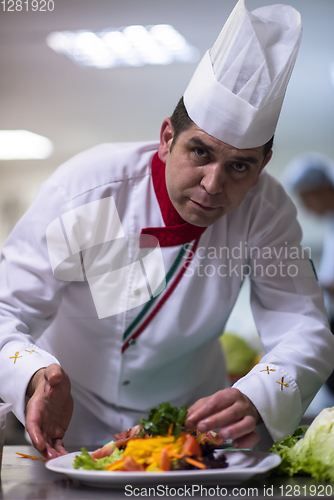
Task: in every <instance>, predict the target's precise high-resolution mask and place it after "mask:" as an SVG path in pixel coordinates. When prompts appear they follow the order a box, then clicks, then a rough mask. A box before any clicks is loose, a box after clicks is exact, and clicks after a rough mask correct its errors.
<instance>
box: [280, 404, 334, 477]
mask: <svg viewBox="0 0 334 500" xmlns="http://www.w3.org/2000/svg"><path fill="white" fill-rule="evenodd" d="M304 431H305V427H304V428H303V427H299V428H298V429H297V431H296V432H295V433H294V434H293V435H292V436H289V437H287V438H285V439H284V440H283V441H282V442H281V443H278V442H275V443H274V445H273V447H272V448H271V450H270V451H272V452H274V453H277V454H278V455H280V456H281V457H282V462H281V464H280V465H279V467H278V468H277V469H276V470H275V471H276V472H277V473H278V474H288V475H289V476H293V475H294V474H309V475H311V476H312V477H314V478H316V479H319V480H322V481H334V407H333V408H325V409H324V410H322V412H321V413H319V415H318V416H317V417H316V418H315V419H314V421H313V422H312V424H311V425H310V426H309V428H307V430H306V432H305V435H303V434H304Z"/></svg>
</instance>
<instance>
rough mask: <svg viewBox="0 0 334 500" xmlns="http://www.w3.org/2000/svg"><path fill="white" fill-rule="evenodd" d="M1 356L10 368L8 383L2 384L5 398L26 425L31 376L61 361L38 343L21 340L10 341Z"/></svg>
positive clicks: (7, 377)
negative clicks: (25, 342)
mask: <svg viewBox="0 0 334 500" xmlns="http://www.w3.org/2000/svg"><path fill="white" fill-rule="evenodd" d="M1 358H2V361H3V362H4V364H6V365H7V368H8V372H7V376H6V383H5V384H2V397H3V400H4V401H5V402H6V403H11V404H12V411H13V413H14V414H15V415H16V417H17V418H18V420H20V422H22V424H23V425H24V424H25V409H26V403H27V398H26V391H27V387H28V384H29V382H30V379H31V377H32V376H33V375H34V373H36V372H37V370H40V369H41V368H44V367H46V366H49V365H51V364H53V363H57V364H58V365H59V364H60V363H59V361H58V360H57V359H56V358H55V357H54V356H52V355H51V354H49V353H47V352H45V351H43V350H42V349H40V348H39V347H37V346H36V345H34V344H28V343H27V344H22V343H19V342H8V343H7V344H6V345H5V346H4V347H3V349H2V352H1Z"/></svg>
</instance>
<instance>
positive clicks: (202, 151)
mask: <svg viewBox="0 0 334 500" xmlns="http://www.w3.org/2000/svg"><path fill="white" fill-rule="evenodd" d="M194 152H195V153H196V154H197V156H201V157H205V156H206V154H207V153H206V151H205V149H203V148H195V149H194Z"/></svg>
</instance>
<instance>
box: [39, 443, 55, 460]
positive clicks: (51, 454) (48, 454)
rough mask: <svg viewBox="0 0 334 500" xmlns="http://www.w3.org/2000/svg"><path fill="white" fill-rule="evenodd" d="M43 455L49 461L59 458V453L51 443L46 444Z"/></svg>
mask: <svg viewBox="0 0 334 500" xmlns="http://www.w3.org/2000/svg"><path fill="white" fill-rule="evenodd" d="M41 453H42V455H43V457H44V458H46V459H47V460H51V459H52V458H57V457H58V456H59V453H58V452H57V451H56V450H55V449H54V448H53V446H52V445H50V444H49V443H46V446H45V450H43V452H41Z"/></svg>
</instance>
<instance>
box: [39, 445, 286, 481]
mask: <svg viewBox="0 0 334 500" xmlns="http://www.w3.org/2000/svg"><path fill="white" fill-rule="evenodd" d="M221 453H224V454H225V455H226V459H227V462H228V466H227V467H226V468H225V469H207V470H201V471H199V470H188V471H168V472H121V471H111V472H109V471H88V470H81V469H74V467H73V465H72V463H73V459H74V457H75V456H76V455H78V454H80V452H74V453H70V454H68V455H63V456H61V457H57V458H54V459H53V460H50V461H48V462H46V463H45V465H46V467H47V469H49V470H51V471H54V472H61V473H63V474H66V475H67V476H69V477H70V478H72V479H76V480H77V481H80V482H81V483H84V484H88V485H89V486H95V487H96V486H97V487H102V488H119V487H121V486H125V485H127V484H131V485H133V486H134V485H143V484H146V485H147V484H149V485H153V484H167V483H168V484H186V483H189V482H190V483H194V484H198V483H200V484H204V483H205V484H208V483H210V484H214V483H215V484H218V483H219V484H222V485H232V484H239V483H241V482H242V481H246V480H247V479H249V478H250V477H252V476H254V475H255V474H262V473H264V472H267V471H269V470H270V469H273V468H274V467H277V466H278V465H279V464H280V463H281V457H280V456H279V455H276V454H274V453H264V452H260V451H248V450H247V451H246V450H245V451H244V450H222V451H221Z"/></svg>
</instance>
